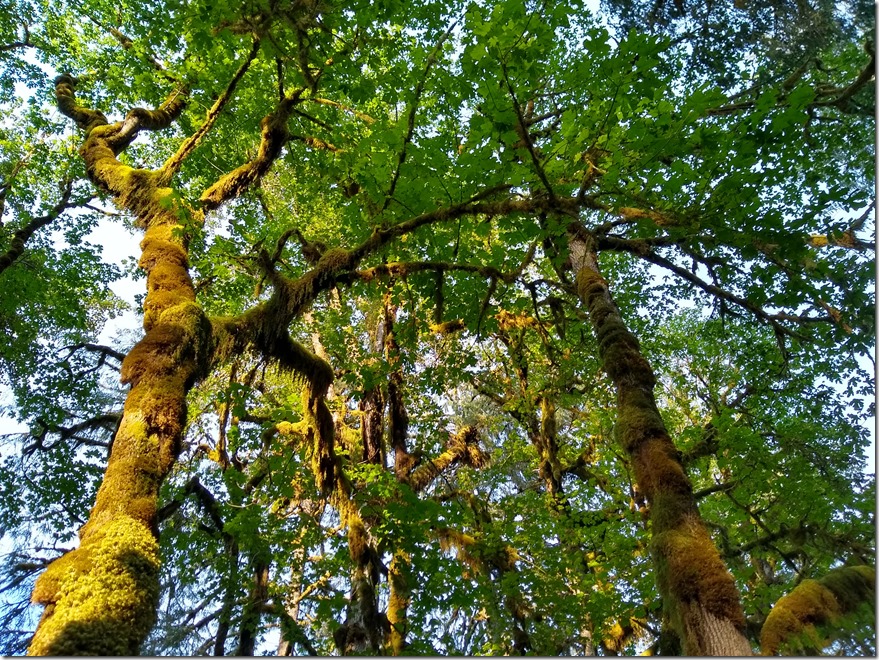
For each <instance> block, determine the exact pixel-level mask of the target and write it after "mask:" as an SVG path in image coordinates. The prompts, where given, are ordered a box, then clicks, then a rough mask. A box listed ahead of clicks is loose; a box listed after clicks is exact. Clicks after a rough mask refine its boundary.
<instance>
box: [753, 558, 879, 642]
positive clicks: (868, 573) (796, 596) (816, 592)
mask: <svg viewBox="0 0 879 660" xmlns="http://www.w3.org/2000/svg"><path fill="white" fill-rule="evenodd" d="M875 580H876V570H875V568H873V567H872V566H848V567H843V568H838V569H836V570H833V571H830V572H829V573H828V574H827V575H826V576H824V577H823V578H822V579H821V580H803V581H802V582H801V583H800V584H799V585H798V586H797V587H796V588H795V589H794V590H793V591H792V592H791V593H789V594H788V595H786V596H783V597H782V598H780V599H779V601H778V602H777V603H776V604H775V606H774V607H773V608H772V611H771V612H769V616H768V617H766V622H765V623H764V624H763V629H762V630H761V632H760V647H761V651H762V653H763V655H774V654H776V653H778V652H779V651H784V652H786V653H793V654H803V653H806V654H808V653H814V652H817V651H820V649H822V648H824V647H825V646H827V645H828V644H829V643H830V642H831V641H832V640H828V639H825V638H824V636H822V635H821V634H820V633H819V630H818V628H816V626H823V625H828V624H830V625H832V624H834V623H835V622H837V621H838V620H839V618H840V616H842V615H843V614H845V613H848V612H851V611H854V610H856V609H857V608H858V607H859V606H860V605H861V604H863V603H868V604H870V605H873V606H875V598H876V586H875Z"/></svg>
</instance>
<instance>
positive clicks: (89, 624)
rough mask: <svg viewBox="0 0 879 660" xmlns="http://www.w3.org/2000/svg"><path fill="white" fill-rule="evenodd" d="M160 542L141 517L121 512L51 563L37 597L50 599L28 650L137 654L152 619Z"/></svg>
mask: <svg viewBox="0 0 879 660" xmlns="http://www.w3.org/2000/svg"><path fill="white" fill-rule="evenodd" d="M158 569H159V553H158V544H157V543H156V540H155V538H154V537H153V534H152V532H151V531H150V530H149V529H148V528H147V527H146V526H145V525H144V524H143V523H141V522H139V521H137V520H134V519H133V518H131V517H128V516H120V517H118V518H116V519H114V520H112V521H111V522H109V523H107V524H105V525H104V526H103V527H102V528H101V530H100V532H99V533H95V534H94V535H93V536H92V537H91V538H90V539H89V542H88V545H84V546H83V547H81V548H79V549H77V550H74V551H73V552H71V553H68V555H65V556H64V557H62V558H61V559H59V560H57V561H56V562H53V563H52V564H51V565H50V566H49V568H48V569H47V570H46V572H45V573H44V574H43V576H41V577H40V579H39V580H38V588H37V589H35V591H34V594H35V596H34V597H35V599H36V598H38V597H39V598H40V600H39V601H38V602H42V603H51V604H53V605H54V607H51V608H47V610H46V613H45V614H44V617H43V619H42V620H41V622H40V626H39V628H38V630H37V633H36V634H35V635H34V639H33V641H32V642H31V645H30V648H29V649H28V653H29V654H30V655H136V654H137V653H138V651H139V649H140V643H141V640H142V639H144V638H145V637H146V635H147V634H148V633H149V631H150V629H151V628H152V626H153V623H154V621H155V608H156V606H157V604H158V594H159V581H158Z"/></svg>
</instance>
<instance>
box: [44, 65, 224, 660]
mask: <svg viewBox="0 0 879 660" xmlns="http://www.w3.org/2000/svg"><path fill="white" fill-rule="evenodd" d="M73 82H74V81H73V80H72V79H70V78H68V77H66V76H62V77H61V78H59V80H58V82H57V85H56V94H57V97H58V101H59V107H61V109H62V112H64V113H65V114H68V116H71V117H74V118H75V119H76V120H77V123H79V124H80V126H81V127H82V128H86V130H87V132H88V135H87V138H86V140H85V142H84V144H83V147H82V149H81V150H80V153H81V155H82V156H83V158H84V160H85V162H86V167H87V170H88V173H89V176H90V177H91V179H92V180H93V181H94V182H95V183H96V184H97V185H99V186H101V187H102V188H104V189H106V190H109V191H110V192H111V193H112V194H113V195H114V196H115V198H116V201H117V203H118V204H119V205H120V206H122V207H124V208H126V209H127V210H129V211H131V212H132V213H133V214H134V215H135V216H136V217H137V218H138V224H139V225H140V226H141V227H143V228H144V229H145V232H144V238H143V241H142V242H141V249H142V254H141V258H140V267H141V268H143V269H144V271H145V272H146V275H147V296H146V300H145V301H144V321H143V324H144V330H145V331H146V335H145V336H144V337H143V339H141V340H140V342H138V343H137V345H135V347H134V348H133V349H132V350H131V352H130V353H129V354H128V356H127V357H126V358H125V360H124V362H123V364H122V382H124V383H128V384H130V385H131V389H130V390H129V392H128V396H127V398H126V401H125V408H124V412H123V417H122V421H121V423H120V425H119V429H118V431H117V433H116V437H115V439H114V441H113V449H112V452H111V454H110V458H109V461H108V463H107V470H106V472H105V473H104V478H103V481H102V483H101V486H100V489H99V490H98V495H97V500H96V502H95V506H94V508H93V509H92V511H91V513H90V515H89V519H88V522H87V523H86V524H85V525H84V526H83V528H82V529H81V530H80V532H79V536H80V545H79V547H78V548H77V549H75V550H73V551H71V552H68V553H67V554H65V555H63V556H62V557H60V558H58V559H57V560H55V561H54V562H52V563H51V564H50V565H49V567H48V568H47V569H46V571H45V572H44V573H43V574H42V575H41V576H40V577H39V579H38V580H37V582H36V585H35V586H34V591H33V596H32V600H33V602H35V603H41V604H44V605H45V606H46V608H45V610H44V612H43V616H42V618H41V619H40V622H39V625H38V627H37V631H36V633H35V634H34V638H33V640H32V642H31V645H30V648H29V649H28V653H30V654H31V655H136V654H137V653H138V652H139V649H140V645H141V643H142V642H143V640H144V639H145V638H146V636H147V634H148V633H149V632H150V630H151V629H152V626H153V624H154V623H155V619H156V607H157V605H158V599H159V549H158V543H157V535H158V522H157V518H156V503H157V500H158V493H159V487H160V486H161V484H162V481H163V480H164V479H165V477H166V476H167V474H168V472H169V471H170V469H171V467H172V466H173V465H174V462H175V461H176V459H177V456H178V454H179V452H180V446H181V439H182V436H183V430H184V425H185V423H186V394H187V392H188V391H189V389H190V388H191V387H192V385H193V384H194V382H195V381H196V379H197V378H198V377H199V376H200V375H201V374H202V373H203V372H204V365H205V363H206V362H207V357H208V354H209V348H210V340H211V326H210V323H209V322H208V320H207V318H206V317H205V315H204V313H203V312H202V310H201V308H200V307H199V306H198V305H197V304H196V303H195V290H194V288H193V286H192V280H191V279H190V277H189V273H188V258H187V239H186V227H185V225H186V224H188V223H191V222H200V220H201V213H199V212H193V211H191V210H190V209H187V208H185V207H184V206H182V205H181V204H179V203H178V202H177V201H176V200H175V199H174V197H173V195H172V191H171V189H170V188H162V187H159V186H158V184H157V181H158V174H157V173H156V172H151V171H146V170H136V169H133V168H131V167H128V166H126V165H123V164H122V163H121V162H119V161H118V160H117V159H116V154H117V153H118V152H119V151H121V150H122V149H123V148H124V146H126V145H127V141H126V140H128V141H130V136H131V132H130V130H129V132H128V133H125V131H126V125H127V124H125V123H119V124H112V125H107V122H106V120H105V119H104V118H103V115H101V114H100V113H98V112H96V111H92V110H87V109H84V108H81V107H79V106H76V104H75V101H74V99H73ZM181 107H182V106H181ZM142 112H144V113H148V111H142ZM160 112H165V113H166V114H167V115H168V117H166V119H168V121H170V117H171V116H172V115H173V114H174V112H175V110H174V109H173V108H170V107H168V108H165V109H164V110H162V109H160V111H156V113H148V114H150V116H151V117H150V118H149V120H150V121H153V120H156V121H158V119H161V117H160V116H159V113H160ZM153 114H154V115H155V116H152V115H153ZM144 121H146V120H144Z"/></svg>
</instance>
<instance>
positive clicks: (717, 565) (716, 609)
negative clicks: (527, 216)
mask: <svg viewBox="0 0 879 660" xmlns="http://www.w3.org/2000/svg"><path fill="white" fill-rule="evenodd" d="M591 241H592V239H591V237H590V236H583V235H581V234H572V235H571V236H570V252H571V265H572V266H573V268H574V272H575V273H576V274H577V294H578V296H579V298H580V300H581V301H582V302H583V305H584V306H585V307H586V310H587V312H588V314H589V321H590V323H591V324H592V327H593V329H594V331H595V336H596V338H597V340H598V347H599V352H600V355H601V360H602V365H603V367H604V370H605V371H606V372H607V374H608V376H609V377H610V379H611V381H612V382H613V385H614V388H615V389H616V394H617V421H616V434H617V438H618V440H619V442H620V444H621V446H622V447H623V449H624V450H625V452H626V454H627V456H628V458H629V460H630V462H631V464H632V468H633V471H634V474H635V479H636V481H637V482H638V485H639V486H640V487H641V489H642V491H643V493H644V495H645V497H646V498H647V500H648V502H649V503H650V520H651V526H652V535H653V540H652V554H653V561H654V564H655V566H656V575H657V586H658V587H659V592H660V594H661V595H662V598H663V602H664V604H665V607H666V608H667V610H668V613H669V615H670V620H671V622H672V625H673V627H674V629H675V631H676V632H677V633H678V635H679V636H680V638H681V640H682V641H683V645H684V649H683V650H684V653H685V654H686V655H751V647H750V644H749V643H748V640H747V639H746V638H745V636H744V634H743V632H744V629H745V618H744V614H743V613H742V608H741V604H740V601H739V594H738V591H737V589H736V586H735V582H734V581H733V578H732V576H731V575H730V574H729V572H728V571H727V569H726V566H725V565H724V563H723V561H722V560H721V559H720V555H719V554H718V552H717V548H716V547H715V546H714V542H713V541H712V540H711V537H710V536H709V534H708V531H707V529H706V528H705V525H704V523H703V522H702V519H701V517H700V516H699V511H698V509H697V508H696V500H695V498H694V497H693V488H692V486H691V484H690V481H689V479H688V478H687V476H686V474H685V473H684V468H683V466H682V465H681V461H680V456H679V454H678V451H677V449H676V448H675V446H674V443H673V442H672V440H671V438H670V437H669V435H668V431H667V430H666V428H665V424H664V422H663V421H662V417H661V416H660V414H659V410H658V409H657V407H656V399H655V398H654V396H653V387H654V385H655V382H656V380H655V377H654V374H653V370H652V368H651V367H650V365H649V364H648V362H647V360H645V359H644V356H643V355H641V349H640V346H639V344H638V340H637V339H636V338H635V336H634V335H633V334H632V333H631V332H630V331H629V330H628V328H627V327H626V325H625V323H624V322H623V319H622V317H621V316H620V313H619V310H618V309H617V307H616V304H615V303H614V302H613V300H612V298H611V296H610V291H609V289H608V285H607V281H606V280H605V279H604V278H603V277H602V276H601V273H600V271H599V270H598V260H597V254H596V253H595V249H594V246H593V245H592V244H591Z"/></svg>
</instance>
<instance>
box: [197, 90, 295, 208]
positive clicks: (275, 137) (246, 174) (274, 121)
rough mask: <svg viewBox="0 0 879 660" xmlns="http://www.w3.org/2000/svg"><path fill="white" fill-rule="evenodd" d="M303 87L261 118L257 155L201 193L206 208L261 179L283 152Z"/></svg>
mask: <svg viewBox="0 0 879 660" xmlns="http://www.w3.org/2000/svg"><path fill="white" fill-rule="evenodd" d="M304 91H305V90H304V89H297V90H296V91H295V92H293V93H292V94H290V95H288V96H286V97H285V98H284V99H283V100H282V101H281V102H280V103H278V105H277V107H275V109H274V111H272V112H271V113H270V114H268V115H266V116H265V117H264V118H263V120H262V121H261V122H260V128H261V134H260V143H259V149H258V151H257V154H256V157H255V158H254V159H253V160H251V161H250V162H249V163H245V164H244V165H241V166H240V167H238V168H236V169H234V170H232V171H231V172H229V173H228V174H226V175H224V176H222V177H221V178H220V179H219V180H218V181H217V182H216V183H214V184H213V185H212V186H211V187H210V188H208V189H207V190H205V191H204V193H202V196H201V203H202V206H203V208H204V209H205V210H206V211H209V210H212V209H215V208H217V207H218V206H220V204H222V203H223V202H225V201H227V200H229V199H233V198H235V197H237V196H238V195H240V194H241V193H243V192H244V191H245V190H246V189H247V188H248V186H250V185H251V184H253V183H255V182H256V181H258V180H259V179H260V178H262V177H263V175H265V174H266V173H267V172H268V171H269V168H271V166H272V164H273V163H274V162H275V160H276V159H277V158H278V156H280V155H281V151H282V150H283V148H284V145H285V144H287V141H288V140H289V139H290V131H289V130H288V128H287V120H288V119H289V118H290V115H291V114H292V112H293V108H294V107H295V106H296V105H297V104H298V103H299V102H300V97H301V96H302V94H303V92H304Z"/></svg>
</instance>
